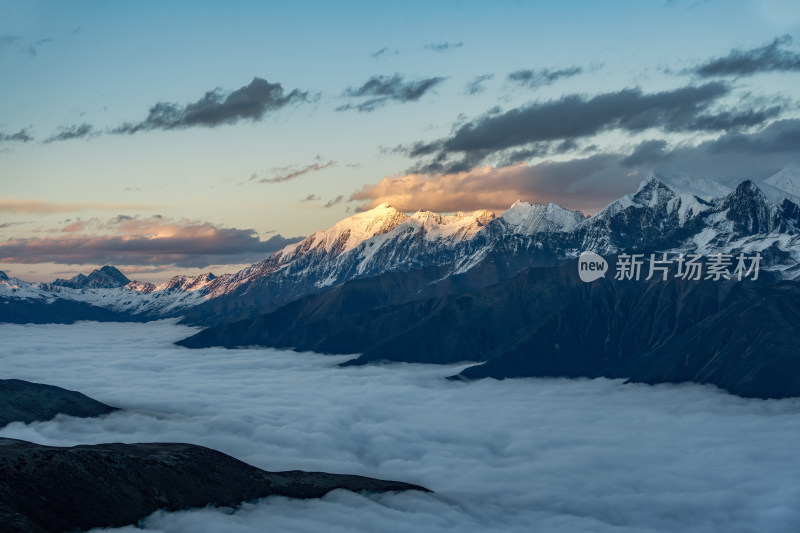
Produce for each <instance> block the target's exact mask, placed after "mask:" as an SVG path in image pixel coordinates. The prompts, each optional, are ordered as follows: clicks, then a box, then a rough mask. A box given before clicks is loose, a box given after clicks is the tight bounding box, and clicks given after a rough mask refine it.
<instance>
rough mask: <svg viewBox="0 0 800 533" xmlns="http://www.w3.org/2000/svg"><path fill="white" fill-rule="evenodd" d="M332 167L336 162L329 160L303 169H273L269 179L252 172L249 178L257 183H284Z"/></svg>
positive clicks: (290, 167)
mask: <svg viewBox="0 0 800 533" xmlns="http://www.w3.org/2000/svg"><path fill="white" fill-rule="evenodd" d="M334 165H336V161H334V160H332V159H331V160H329V161H327V162H325V163H320V162H316V163H312V164H310V165H305V166H303V167H297V166H289V167H281V168H278V169H274V171H273V175H272V176H271V177H261V175H260V173H258V172H254V173H253V174H252V175H251V176H250V181H253V180H258V183H281V182H284V181H289V180H293V179H295V178H299V177H300V176H303V175H305V174H309V173H312V172H319V171H321V170H325V169H326V168H329V167H332V166H334Z"/></svg>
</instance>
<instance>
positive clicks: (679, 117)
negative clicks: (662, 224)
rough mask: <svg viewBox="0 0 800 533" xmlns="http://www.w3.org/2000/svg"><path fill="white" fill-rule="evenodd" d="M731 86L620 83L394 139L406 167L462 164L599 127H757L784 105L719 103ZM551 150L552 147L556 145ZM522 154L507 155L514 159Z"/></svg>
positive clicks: (432, 169) (438, 168) (441, 168)
mask: <svg viewBox="0 0 800 533" xmlns="http://www.w3.org/2000/svg"><path fill="white" fill-rule="evenodd" d="M729 93H730V88H729V86H728V85H727V84H725V83H722V82H711V83H706V84H704V85H699V86H688V87H682V88H678V89H674V90H670V91H663V92H658V93H649V94H647V93H643V92H642V91H641V90H640V89H623V90H621V91H617V92H611V93H604V94H599V95H597V96H594V97H591V98H587V97H585V96H581V95H566V96H563V97H562V98H560V99H558V100H551V101H548V102H543V103H531V104H528V105H525V106H522V107H517V108H514V109H511V110H509V111H506V112H502V113H497V112H496V111H495V110H492V111H490V112H489V113H486V114H484V115H483V116H481V117H478V118H477V119H474V120H472V121H469V122H466V123H464V124H460V125H458V126H457V127H454V131H453V133H452V134H451V135H450V136H449V137H446V138H443V139H438V140H435V141H432V142H416V143H411V144H408V145H403V146H399V147H397V150H398V151H402V152H405V153H406V154H407V155H409V156H410V157H413V158H426V157H427V158H430V159H429V160H428V161H421V162H418V163H417V164H416V165H415V166H414V167H412V169H411V170H410V172H421V173H426V172H427V173H442V172H444V173H447V172H462V171H465V170H469V169H471V168H474V167H475V166H477V165H480V164H484V163H485V162H486V161H490V162H493V163H495V164H496V163H497V162H498V161H504V160H508V159H509V154H508V153H507V152H508V151H514V150H527V151H534V152H536V154H537V155H538V154H540V153H541V148H542V146H548V144H547V143H552V142H553V141H567V140H571V141H573V142H574V141H576V140H577V139H580V138H584V137H589V136H592V135H595V134H598V133H601V132H604V131H609V130H621V131H623V132H627V133H640V132H643V131H645V130H648V129H651V128H652V129H659V130H661V131H663V132H665V133H671V132H715V131H730V130H733V129H736V128H749V127H756V126H760V125H762V124H764V123H766V122H767V121H768V120H769V119H772V118H775V117H777V116H778V115H779V113H780V111H781V106H778V105H774V106H771V107H766V108H761V109H752V108H750V109H748V108H744V107H741V106H740V107H737V108H729V109H721V108H720V107H719V105H718V102H719V100H720V99H721V98H722V97H723V96H726V95H728V94H729ZM554 153H555V152H554ZM515 160H520V157H512V158H511V161H512V162H514V161H515Z"/></svg>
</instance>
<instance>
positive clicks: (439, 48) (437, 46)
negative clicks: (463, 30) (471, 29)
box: [425, 42, 464, 52]
mask: <svg viewBox="0 0 800 533" xmlns="http://www.w3.org/2000/svg"><path fill="white" fill-rule="evenodd" d="M462 46H464V43H462V42H457V43H448V42H442V43H430V44H426V45H425V48H426V49H427V50H432V51H434V52H447V51H448V50H455V49H456V48H461V47H462Z"/></svg>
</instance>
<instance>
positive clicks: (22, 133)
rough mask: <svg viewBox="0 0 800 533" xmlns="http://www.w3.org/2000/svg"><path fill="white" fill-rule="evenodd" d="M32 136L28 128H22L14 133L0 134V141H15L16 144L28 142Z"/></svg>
mask: <svg viewBox="0 0 800 533" xmlns="http://www.w3.org/2000/svg"><path fill="white" fill-rule="evenodd" d="M32 140H33V136H31V134H30V133H29V132H28V128H23V129H21V130H19V131H18V132H16V133H3V132H0V141H4V142H5V141H17V142H23V143H26V142H30V141H32Z"/></svg>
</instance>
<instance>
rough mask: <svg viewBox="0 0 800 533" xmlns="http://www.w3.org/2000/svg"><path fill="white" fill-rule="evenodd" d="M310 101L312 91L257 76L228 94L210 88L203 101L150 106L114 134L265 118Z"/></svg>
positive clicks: (210, 126) (212, 125)
mask: <svg viewBox="0 0 800 533" xmlns="http://www.w3.org/2000/svg"><path fill="white" fill-rule="evenodd" d="M305 101H308V92H303V91H300V90H298V89H294V90H292V91H291V92H290V93H288V94H285V93H284V90H283V87H282V86H281V84H280V83H269V82H268V81H267V80H264V79H261V78H253V81H251V82H250V83H249V84H248V85H246V86H244V87H241V88H239V89H236V90H235V91H233V92H230V93H227V94H224V93H223V92H222V91H221V90H220V89H214V90H213V91H208V92H207V93H206V94H205V96H203V97H202V98H201V99H200V100H198V101H196V102H193V103H191V104H187V105H185V106H181V105H179V104H173V103H168V102H159V103H157V104H156V105H154V106H153V107H151V108H150V112H149V114H148V116H147V118H146V119H145V120H143V121H141V122H138V123H129V122H127V123H125V124H123V125H122V126H120V127H118V128H116V129H114V130H112V133H136V132H138V131H148V130H171V129H182V128H191V127H207V128H213V127H215V126H219V125H221V124H235V123H236V122H238V121H240V120H245V119H248V120H252V121H258V120H261V119H262V118H263V116H264V114H265V113H267V112H269V111H275V110H278V109H281V108H282V107H285V106H287V105H289V104H292V103H296V102H305Z"/></svg>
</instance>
